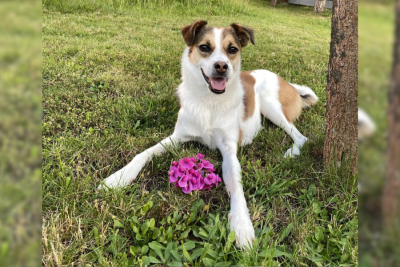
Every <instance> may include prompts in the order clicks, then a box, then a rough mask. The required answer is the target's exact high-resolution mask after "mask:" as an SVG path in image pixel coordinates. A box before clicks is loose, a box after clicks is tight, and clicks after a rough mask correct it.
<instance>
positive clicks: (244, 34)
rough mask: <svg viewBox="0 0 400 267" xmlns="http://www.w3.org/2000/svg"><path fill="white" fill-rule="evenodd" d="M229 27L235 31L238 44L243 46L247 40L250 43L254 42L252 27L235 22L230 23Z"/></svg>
mask: <svg viewBox="0 0 400 267" xmlns="http://www.w3.org/2000/svg"><path fill="white" fill-rule="evenodd" d="M231 27H232V29H233V30H234V31H235V33H236V36H237V37H238V39H239V42H240V45H241V46H242V47H245V46H246V45H247V44H248V43H249V41H250V42H251V43H252V44H255V42H254V32H253V30H252V29H250V28H248V27H246V26H243V25H240V24H235V23H233V24H231Z"/></svg>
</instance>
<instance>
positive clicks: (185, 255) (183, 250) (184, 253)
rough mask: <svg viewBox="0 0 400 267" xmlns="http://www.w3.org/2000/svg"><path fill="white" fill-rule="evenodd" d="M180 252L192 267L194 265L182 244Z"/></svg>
mask: <svg viewBox="0 0 400 267" xmlns="http://www.w3.org/2000/svg"><path fill="white" fill-rule="evenodd" d="M182 252H183V256H184V257H185V258H186V259H187V260H188V261H189V262H190V263H191V264H192V266H193V265H194V263H193V261H192V258H191V257H190V255H189V253H188V252H187V250H186V248H185V245H184V244H182Z"/></svg>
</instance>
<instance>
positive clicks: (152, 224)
mask: <svg viewBox="0 0 400 267" xmlns="http://www.w3.org/2000/svg"><path fill="white" fill-rule="evenodd" d="M148 225H149V227H150V229H151V230H154V226H155V225H156V221H155V220H154V218H151V219H150V221H149V223H148Z"/></svg>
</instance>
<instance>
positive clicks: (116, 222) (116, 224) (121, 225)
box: [114, 220, 124, 228]
mask: <svg viewBox="0 0 400 267" xmlns="http://www.w3.org/2000/svg"><path fill="white" fill-rule="evenodd" d="M114 227H121V228H124V225H123V224H122V223H121V222H120V221H118V220H114Z"/></svg>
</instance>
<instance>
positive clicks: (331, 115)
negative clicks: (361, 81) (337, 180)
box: [324, 0, 358, 174]
mask: <svg viewBox="0 0 400 267" xmlns="http://www.w3.org/2000/svg"><path fill="white" fill-rule="evenodd" d="M357 5H358V0H350V1H349V0H334V1H333V11H332V32H331V44H330V57H329V65H328V77H327V87H326V93H327V104H326V128H325V143H324V163H325V164H327V165H328V164H334V165H335V166H336V167H340V166H341V165H342V164H345V166H346V171H348V172H349V173H350V174H355V173H356V172H357V167H358V164H357V159H358V152H357V125H358V119H357V106H358V101H357V98H358V91H357V89H358V88H357V87H358V82H357V68H358V51H357V48H358V32H357V27H358V15H357V11H358V8H357ZM343 167H344V166H343Z"/></svg>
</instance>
